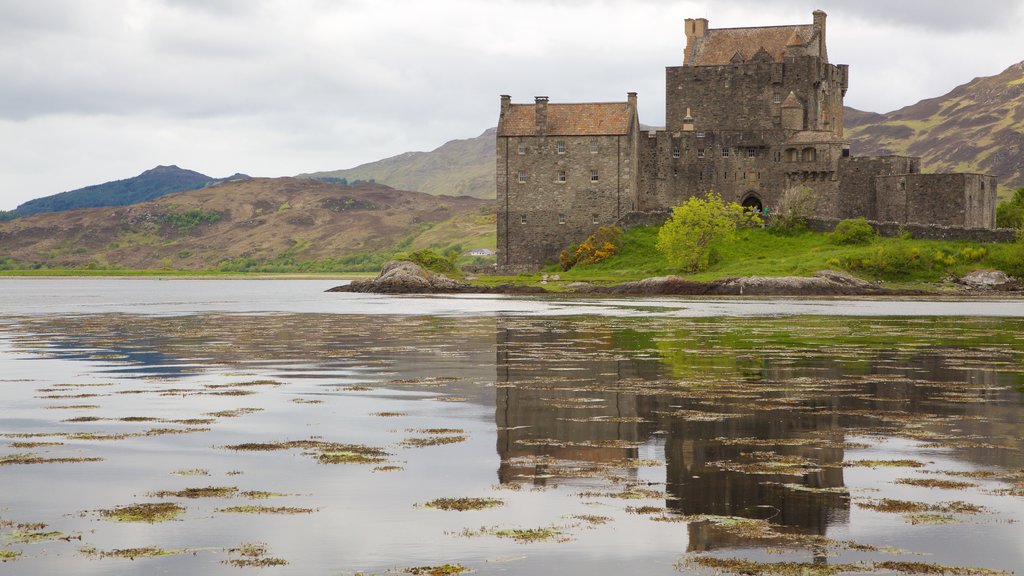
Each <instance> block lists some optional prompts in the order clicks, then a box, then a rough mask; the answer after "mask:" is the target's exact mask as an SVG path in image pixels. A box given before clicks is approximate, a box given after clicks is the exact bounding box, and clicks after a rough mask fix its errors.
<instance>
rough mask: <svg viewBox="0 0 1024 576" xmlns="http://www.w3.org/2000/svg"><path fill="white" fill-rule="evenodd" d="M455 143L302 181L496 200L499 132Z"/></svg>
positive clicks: (334, 171) (316, 175)
mask: <svg viewBox="0 0 1024 576" xmlns="http://www.w3.org/2000/svg"><path fill="white" fill-rule="evenodd" d="M496 132H497V128H489V129H487V130H486V131H484V133H483V134H481V135H479V136H477V137H476V138H469V139H466V140H452V141H451V142H448V143H446V144H444V145H442V146H441V147H439V148H437V149H435V150H433V151H431V152H406V153H404V154H399V155H398V156H392V157H391V158H385V159H384V160H378V161H376V162H370V163H368V164H362V165H360V166H356V167H355V168H349V169H347V170H331V171H329V172H313V173H309V174H300V175H298V176H297V177H298V178H345V179H347V180H349V181H353V180H375V181H376V182H378V183H381V184H387V185H388V186H393V187H395V188H401V189H403V190H416V191H419V192H426V193H428V194H448V195H453V196H472V197H474V198H494V192H495V184H494V163H495V158H496V155H495V133H496Z"/></svg>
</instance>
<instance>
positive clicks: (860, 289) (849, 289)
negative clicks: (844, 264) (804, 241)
mask: <svg viewBox="0 0 1024 576" xmlns="http://www.w3.org/2000/svg"><path fill="white" fill-rule="evenodd" d="M578 292H581V293H587V294H637V295H683V296H700V295H716V296H857V295H866V294H894V292H893V291H890V290H886V289H884V288H881V287H879V286H876V285H874V284H872V283H870V282H866V281H864V280H861V279H860V278H855V277H853V276H850V275H849V274H845V273H843V272H836V271H834V270H822V271H820V272H818V273H817V274H815V275H814V276H812V277H805V276H782V277H777V278H771V277H765V276H746V277H742V278H725V279H722V280H714V281H711V282H693V281H690V280H684V279H683V278H680V277H678V276H661V277H657V278H645V279H643V280H638V281H636V282H625V283H623V284H617V285H615V286H589V287H582V288H580V289H579V290H578Z"/></svg>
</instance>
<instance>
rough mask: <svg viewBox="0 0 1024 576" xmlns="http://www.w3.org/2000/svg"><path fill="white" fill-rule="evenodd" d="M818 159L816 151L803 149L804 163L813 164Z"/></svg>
mask: <svg viewBox="0 0 1024 576" xmlns="http://www.w3.org/2000/svg"><path fill="white" fill-rule="evenodd" d="M817 159H818V153H817V150H815V149H814V148H804V152H803V158H802V160H803V161H804V162H815V161H817Z"/></svg>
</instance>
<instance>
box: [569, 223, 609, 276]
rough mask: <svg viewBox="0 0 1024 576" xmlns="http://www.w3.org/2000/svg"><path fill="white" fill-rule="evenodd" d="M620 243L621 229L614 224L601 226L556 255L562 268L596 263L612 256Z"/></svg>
mask: <svg viewBox="0 0 1024 576" xmlns="http://www.w3.org/2000/svg"><path fill="white" fill-rule="evenodd" d="M621 243H622V230H619V228H618V227H616V226H601V227H599V228H598V229H597V230H595V231H594V233H593V234H591V235H590V236H588V237H587V239H586V240H584V241H583V242H581V243H580V244H570V245H568V246H566V247H565V249H564V250H562V252H561V254H559V255H558V263H559V265H561V266H562V270H569V269H570V268H572V267H573V266H575V265H577V264H597V263H598V262H600V261H602V260H607V259H608V258H611V257H612V256H614V255H615V254H616V253H617V252H618V251H619V247H620V245H621Z"/></svg>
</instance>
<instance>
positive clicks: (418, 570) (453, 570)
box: [402, 564, 469, 576]
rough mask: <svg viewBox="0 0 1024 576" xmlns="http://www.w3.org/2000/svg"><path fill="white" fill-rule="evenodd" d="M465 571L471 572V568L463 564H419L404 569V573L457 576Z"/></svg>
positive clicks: (418, 575) (424, 575)
mask: <svg viewBox="0 0 1024 576" xmlns="http://www.w3.org/2000/svg"><path fill="white" fill-rule="evenodd" d="M463 572H469V568H466V567H465V566H463V565H462V564H444V565H442V566H417V567H415V568H403V569H402V573H403V574H413V575H415V576H455V575H456V574H462V573H463Z"/></svg>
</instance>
